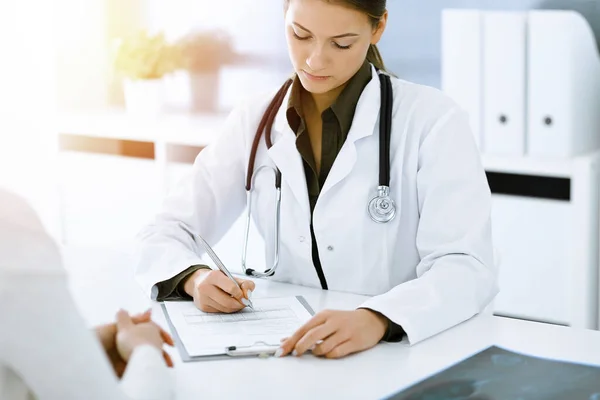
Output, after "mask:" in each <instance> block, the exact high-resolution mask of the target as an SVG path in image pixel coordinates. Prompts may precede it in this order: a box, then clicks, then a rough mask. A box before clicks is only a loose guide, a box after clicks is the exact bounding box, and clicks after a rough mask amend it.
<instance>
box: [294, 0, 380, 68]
mask: <svg viewBox="0 0 600 400" xmlns="http://www.w3.org/2000/svg"><path fill="white" fill-rule="evenodd" d="M324 1H327V2H329V3H340V4H341V5H343V6H346V7H350V8H353V9H355V10H357V11H360V12H362V13H364V14H366V15H367V16H368V17H369V20H370V21H371V24H372V25H373V28H376V27H377V26H378V25H379V22H380V21H381V18H382V17H383V14H385V11H386V3H387V1H386V0H324ZM289 2H290V0H285V7H286V8H287V6H288V4H289ZM367 61H369V62H370V63H371V64H373V65H374V66H375V68H378V69H380V70H382V71H386V69H385V64H384V63H383V58H382V57H381V53H380V52H379V49H378V48H377V46H376V45H374V44H372V45H370V46H369V51H368V52H367Z"/></svg>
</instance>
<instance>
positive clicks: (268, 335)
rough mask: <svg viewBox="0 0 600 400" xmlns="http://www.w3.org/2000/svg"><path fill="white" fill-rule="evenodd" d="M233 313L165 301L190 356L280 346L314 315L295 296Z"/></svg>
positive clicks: (256, 303)
mask: <svg viewBox="0 0 600 400" xmlns="http://www.w3.org/2000/svg"><path fill="white" fill-rule="evenodd" d="M252 302H253V304H254V310H252V309H250V308H248V307H246V308H244V309H243V310H241V311H239V312H237V313H234V314H221V313H205V312H202V311H200V310H199V309H198V308H196V306H195V305H194V304H193V302H191V301H190V302H188V301H186V302H165V303H164V304H165V307H166V310H167V313H168V315H169V318H170V320H171V323H172V325H173V327H174V328H175V329H176V330H177V335H178V336H179V339H180V341H181V342H182V344H183V346H184V347H185V350H186V351H187V353H188V354H189V356H190V357H196V356H210V355H221V354H224V352H225V349H226V348H227V347H230V346H237V347H251V346H255V345H262V346H279V344H280V341H281V339H282V338H284V337H287V336H289V335H291V334H293V333H294V331H296V329H298V328H299V327H300V326H302V324H304V323H305V322H306V321H308V320H309V319H310V318H311V317H312V315H311V314H310V312H309V311H308V310H307V308H306V307H305V306H304V305H303V304H302V303H301V302H300V300H299V299H298V298H296V297H277V298H262V299H260V298H259V299H252Z"/></svg>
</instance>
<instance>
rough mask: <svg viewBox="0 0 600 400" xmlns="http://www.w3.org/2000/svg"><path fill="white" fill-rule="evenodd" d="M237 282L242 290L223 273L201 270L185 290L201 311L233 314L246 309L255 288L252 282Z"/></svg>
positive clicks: (241, 280) (187, 284)
mask: <svg viewBox="0 0 600 400" xmlns="http://www.w3.org/2000/svg"><path fill="white" fill-rule="evenodd" d="M236 280H237V282H238V283H239V285H240V287H241V290H240V289H239V288H238V287H237V286H236V285H235V284H234V283H233V282H232V281H231V280H230V279H229V278H228V277H227V276H226V275H225V274H224V273H222V272H221V271H218V270H208V269H201V270H198V271H196V272H194V274H192V276H190V277H189V278H188V279H187V281H186V282H185V285H184V290H185V292H186V293H187V294H189V295H190V296H192V297H193V298H194V304H195V305H196V307H198V308H199V309H200V310H201V311H204V312H211V313H212V312H223V313H233V312H236V311H239V310H241V309H243V308H244V307H246V304H244V302H246V303H247V302H248V299H250V296H252V291H253V290H254V288H255V285H254V282H252V281H250V280H244V279H237V278H236Z"/></svg>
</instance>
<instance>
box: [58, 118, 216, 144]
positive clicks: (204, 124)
mask: <svg viewBox="0 0 600 400" xmlns="http://www.w3.org/2000/svg"><path fill="white" fill-rule="evenodd" d="M226 116H227V114H223V113H219V114H184V113H179V114H176V113H165V114H160V115H148V116H142V115H131V114H128V113H127V112H126V111H124V110H120V109H114V110H102V111H92V112H85V113H76V114H75V113H74V114H65V115H60V116H59V117H58V120H57V125H56V128H55V131H56V132H57V133H58V134H59V135H77V136H84V137H93V138H94V137H95V138H104V139H116V140H130V141H141V142H163V143H167V144H175V145H184V146H195V147H204V146H207V145H208V144H210V143H211V142H212V141H213V140H214V138H215V137H216V136H217V135H218V133H219V129H220V127H221V125H222V124H223V122H224V121H225V118H226Z"/></svg>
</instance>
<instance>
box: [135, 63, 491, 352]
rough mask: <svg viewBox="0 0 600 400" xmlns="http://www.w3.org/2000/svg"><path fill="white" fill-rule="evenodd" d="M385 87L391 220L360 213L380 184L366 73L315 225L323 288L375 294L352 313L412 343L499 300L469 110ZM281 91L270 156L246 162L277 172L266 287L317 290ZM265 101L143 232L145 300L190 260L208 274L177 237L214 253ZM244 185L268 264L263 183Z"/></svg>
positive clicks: (207, 154)
mask: <svg viewBox="0 0 600 400" xmlns="http://www.w3.org/2000/svg"><path fill="white" fill-rule="evenodd" d="M392 85H393V88H394V104H393V122H392V135H391V155H390V158H391V161H390V162H391V171H390V176H391V180H390V193H391V197H392V198H393V199H394V200H395V202H396V205H397V207H398V210H397V215H396V217H395V219H394V220H392V221H391V222H389V223H387V224H377V223H375V222H373V221H372V220H371V219H370V217H369V215H368V213H367V203H368V202H369V200H370V199H371V198H372V197H373V196H374V195H376V193H377V186H378V183H379V182H378V179H379V134H378V132H379V118H378V117H379V108H380V88H379V86H380V85H379V79H378V77H377V75H376V72H375V70H374V69H372V79H371V81H370V83H369V84H368V85H367V86H366V88H365V89H364V91H363V93H362V95H361V97H360V100H359V102H358V105H357V108H356V112H355V116H354V121H353V123H352V127H351V129H350V132H349V133H348V137H347V139H346V142H345V143H344V145H343V147H342V149H341V151H340V152H339V155H338V156H337V158H336V160H335V163H334V164H333V167H332V168H331V171H330V173H329V175H328V177H327V180H326V182H325V185H324V187H323V189H322V191H321V194H320V195H319V199H318V201H317V204H316V206H315V209H314V217H313V225H314V232H315V237H316V241H317V245H318V250H319V255H320V260H321V264H322V268H323V271H324V275H325V277H326V280H327V283H328V286H329V289H330V290H338V291H346V292H353V293H359V294H365V295H371V296H373V297H372V298H371V299H369V300H368V301H366V302H365V303H364V304H363V305H362V307H369V308H371V309H374V310H377V311H379V312H381V313H382V314H383V315H385V316H387V317H388V318H390V319H391V320H392V321H394V322H395V323H397V324H399V325H401V326H402V327H403V328H404V330H405V331H406V333H407V336H408V339H409V342H410V343H411V344H414V343H417V342H420V341H422V340H423V339H426V338H428V337H430V336H432V335H435V334H437V333H439V332H441V331H443V330H445V329H447V328H450V327H452V326H454V325H456V324H458V323H460V322H462V321H465V320H467V319H469V318H470V317H472V316H473V315H475V314H477V313H479V312H481V311H482V310H483V309H484V308H485V307H486V306H487V305H488V304H489V303H490V302H491V300H492V299H493V298H494V296H495V295H496V293H497V291H498V289H497V283H496V271H495V267H494V260H493V246H492V238H491V223H490V216H491V194H490V190H489V186H488V184H487V180H486V177H485V173H484V170H483V167H482V164H481V161H480V156H479V152H478V149H477V147H476V145H475V141H474V138H473V135H472V133H471V130H470V128H469V122H468V116H467V114H466V113H465V112H464V111H463V110H461V109H460V108H459V107H457V105H456V104H455V103H454V102H453V101H452V100H450V99H449V98H448V97H446V96H445V95H443V94H442V93H441V92H440V91H438V90H436V89H434V88H430V87H426V86H421V85H417V84H413V83H409V82H406V81H403V80H399V79H396V78H392ZM287 96H289V91H288V94H287ZM287 96H286V98H285V99H284V101H283V106H282V107H281V108H280V110H279V112H278V114H277V116H276V119H275V122H274V125H273V133H272V135H273V147H272V148H271V149H269V150H267V149H266V145H265V141H264V140H261V142H260V146H259V149H258V155H257V157H256V164H255V170H256V169H257V168H259V167H260V166H262V165H271V166H277V167H278V168H279V169H280V171H281V173H282V200H281V249H280V265H279V267H278V269H277V272H276V273H275V276H274V277H272V278H269V279H276V280H278V281H284V282H289V283H294V284H299V285H306V286H312V287H321V286H320V282H319V279H318V276H317V273H316V272H315V268H314V266H313V262H312V256H311V240H310V237H311V233H310V206H309V200H308V193H307V185H306V179H305V175H304V169H303V164H302V159H301V156H300V154H299V153H298V151H297V148H296V144H295V141H296V137H295V135H294V133H293V132H292V130H291V128H290V127H289V125H288V123H287V119H286V115H285V114H286V113H285V111H286V106H285V105H286V104H287V100H288V97H287ZM272 97H273V93H269V94H268V95H266V96H264V97H262V98H260V99H258V100H255V101H252V102H250V103H249V104H247V105H245V106H241V107H238V108H237V109H235V110H234V111H233V112H232V113H231V115H230V116H229V118H228V120H227V122H226V123H225V126H224V128H223V130H222V132H220V135H219V137H218V138H217V139H216V140H215V142H214V143H212V144H211V145H210V146H208V147H207V148H206V149H204V150H203V151H202V152H201V153H200V154H199V155H198V157H197V159H196V161H195V163H194V166H193V171H192V173H191V174H190V175H189V176H188V178H187V180H185V181H184V182H182V183H181V184H180V185H179V186H178V187H177V188H176V190H174V191H173V192H172V193H171V194H170V195H169V196H168V198H167V199H166V201H165V202H164V206H163V209H162V211H161V212H160V213H159V215H158V216H157V218H156V220H155V222H154V223H153V224H151V225H150V226H148V227H147V228H145V229H144V230H143V231H142V232H141V233H140V236H139V237H140V239H141V248H140V253H139V254H140V259H139V262H138V265H137V272H136V274H137V278H138V280H139V282H140V283H141V284H142V286H143V288H144V289H145V290H146V291H147V293H149V294H151V293H152V288H153V285H154V284H155V283H156V282H159V281H162V280H165V279H168V278H171V277H172V276H174V275H176V274H177V273H179V272H181V271H182V270H184V269H186V268H187V267H189V266H190V265H194V264H199V263H207V264H209V265H210V263H208V262H207V261H206V259H203V258H202V251H201V248H200V247H199V246H198V243H197V242H196V241H195V240H194V238H193V237H192V236H191V235H190V234H189V233H188V232H192V233H197V234H201V235H202V236H203V237H204V238H205V239H206V240H207V241H208V242H209V243H212V244H214V243H216V242H217V241H218V240H219V239H220V238H221V237H222V235H223V234H224V233H225V232H226V231H227V229H228V228H229V227H230V225H231V224H232V223H233V222H234V220H235V219H236V218H237V217H238V216H239V215H240V213H241V212H242V211H243V210H244V208H245V205H246V192H245V189H244V185H245V177H246V168H247V163H248V158H249V154H250V147H251V144H252V140H253V137H254V135H255V132H256V129H257V126H258V124H259V121H260V119H261V117H262V115H263V112H264V111H265V109H266V107H267V104H268V103H269V101H270V100H271V99H272ZM254 187H255V189H254V190H255V193H254V195H253V220H254V222H255V223H256V225H257V227H258V229H259V231H260V233H261V235H262V236H263V238H264V241H265V243H266V245H267V248H266V260H267V265H271V263H272V260H273V257H274V248H273V246H272V243H273V238H274V233H275V232H274V230H273V227H272V221H273V212H274V207H275V203H274V199H275V196H274V180H273V174H271V173H267V172H261V173H260V174H258V175H257V177H256V180H255V186H254ZM257 284H258V285H260V282H258V283H257ZM155 292H156V289H155Z"/></svg>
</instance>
